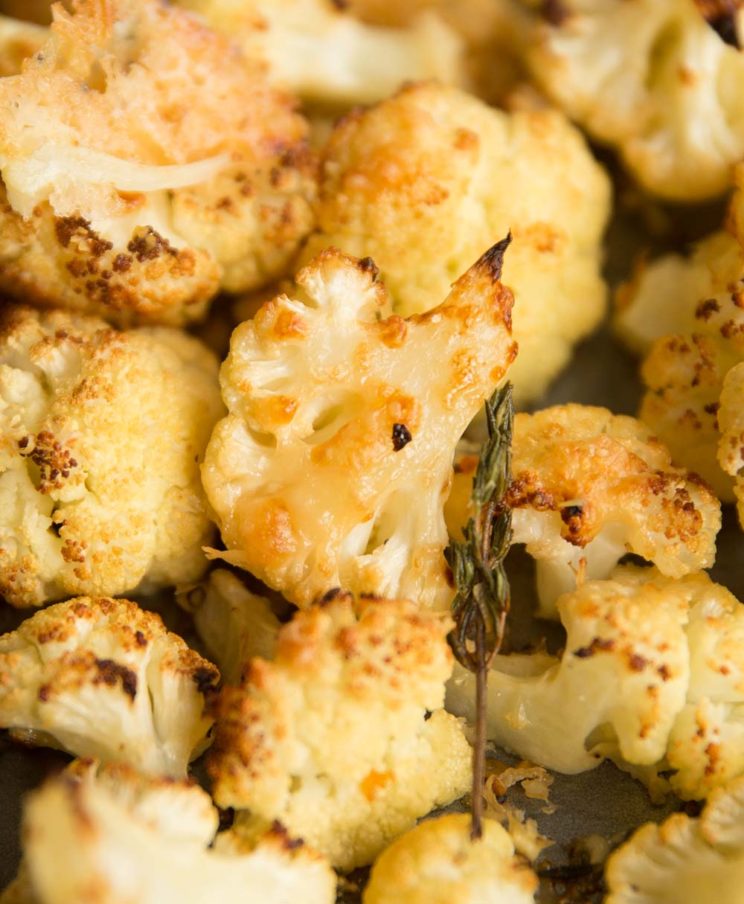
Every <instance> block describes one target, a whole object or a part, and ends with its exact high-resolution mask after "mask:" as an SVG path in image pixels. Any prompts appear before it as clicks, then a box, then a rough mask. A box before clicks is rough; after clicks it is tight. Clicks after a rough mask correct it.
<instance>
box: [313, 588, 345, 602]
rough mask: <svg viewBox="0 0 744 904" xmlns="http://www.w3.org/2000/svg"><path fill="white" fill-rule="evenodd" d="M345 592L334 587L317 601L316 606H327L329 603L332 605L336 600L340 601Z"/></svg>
mask: <svg viewBox="0 0 744 904" xmlns="http://www.w3.org/2000/svg"><path fill="white" fill-rule="evenodd" d="M343 593H344V591H343V590H342V589H341V588H340V587H332V588H331V589H330V590H327V591H326V592H325V593H324V594H323V596H321V598H320V599H319V600H318V601H317V603H316V606H327V605H328V604H329V603H332V602H333V601H334V600H336V599H338V598H339V597H340V596H343Z"/></svg>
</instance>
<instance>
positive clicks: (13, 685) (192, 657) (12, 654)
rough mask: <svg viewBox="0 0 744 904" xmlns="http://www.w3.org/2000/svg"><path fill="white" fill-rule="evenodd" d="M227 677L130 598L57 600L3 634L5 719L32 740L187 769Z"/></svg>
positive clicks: (177, 771) (1, 705) (165, 770)
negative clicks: (217, 689) (212, 703)
mask: <svg viewBox="0 0 744 904" xmlns="http://www.w3.org/2000/svg"><path fill="white" fill-rule="evenodd" d="M218 679H219V672H218V671H217V669H216V668H215V667H214V666H213V665H212V664H211V663H210V662H207V660H206V659H202V657H201V656H199V655H198V654H197V653H196V652H194V651H193V650H190V649H189V648H188V647H187V646H186V644H185V643H184V642H183V640H181V638H180V637H178V636H177V635H175V634H171V633H170V632H168V631H166V629H165V627H164V626H163V623H162V621H161V619H160V617H159V616H158V615H155V614H154V613H152V612H145V611H143V610H142V609H140V608H139V607H138V606H137V604H136V603H132V602H130V601H129V600H112V599H105V598H104V599H89V598H86V597H79V598H77V599H73V600H69V601H68V602H66V603H57V604H56V605H54V606H50V607H49V608H47V609H44V610H43V611H41V612H37V613H36V614H35V615H34V616H33V617H31V618H29V619H27V620H26V621H24V622H23V623H22V624H21V625H20V627H19V628H18V629H17V630H16V631H13V632H11V633H9V634H4V635H3V636H2V637H0V726H1V727H3V728H11V729H12V730H13V732H14V733H15V735H16V736H17V737H19V738H21V739H23V740H26V741H28V742H31V743H41V744H50V745H51V746H60V747H62V748H63V749H65V750H68V751H69V752H70V753H73V754H76V755H79V756H97V757H99V758H100V759H102V760H103V761H114V762H124V763H129V764H131V765H132V766H135V767H137V768H138V769H141V770H143V771H144V772H148V773H154V774H167V775H175V776H181V775H184V774H185V773H186V767H187V765H188V762H189V760H190V759H192V757H193V756H195V755H196V754H198V753H200V752H201V750H203V745H204V742H205V739H206V735H207V732H208V731H209V728H210V726H211V724H212V720H211V718H209V717H208V715H207V714H206V712H205V706H206V699H207V698H208V697H210V696H211V695H212V693H213V691H214V689H215V686H216V684H217V681H218Z"/></svg>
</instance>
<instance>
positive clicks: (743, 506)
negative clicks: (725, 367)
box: [718, 362, 744, 525]
mask: <svg viewBox="0 0 744 904" xmlns="http://www.w3.org/2000/svg"><path fill="white" fill-rule="evenodd" d="M719 401H720V408H719V409H718V425H719V428H720V430H721V441H720V443H719V445H718V461H719V464H720V465H721V467H722V468H723V470H724V471H725V472H726V473H727V474H730V475H731V476H732V477H735V478H736V482H735V484H734V492H735V493H736V498H737V500H738V509H739V521H740V523H741V524H742V525H744V362H742V363H741V364H737V365H736V366H735V367H732V368H731V370H730V371H729V372H728V373H727V374H726V378H725V379H724V381H723V390H722V392H721V397H720V400H719Z"/></svg>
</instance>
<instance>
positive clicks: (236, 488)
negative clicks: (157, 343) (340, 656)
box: [202, 243, 516, 607]
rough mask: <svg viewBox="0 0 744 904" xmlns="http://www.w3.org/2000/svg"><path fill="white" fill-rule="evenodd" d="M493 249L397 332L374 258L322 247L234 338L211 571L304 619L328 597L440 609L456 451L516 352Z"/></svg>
mask: <svg viewBox="0 0 744 904" xmlns="http://www.w3.org/2000/svg"><path fill="white" fill-rule="evenodd" d="M504 249H505V243H500V244H499V245H496V246H494V248H492V249H491V250H490V251H488V252H487V253H486V254H485V255H483V257H482V258H481V259H480V260H479V261H478V262H477V263H476V264H475V265H474V266H473V267H471V268H470V270H468V271H467V273H466V274H465V275H464V276H462V277H461V278H460V279H459V280H458V281H457V282H456V283H455V285H454V286H453V288H452V291H451V292H450V294H449V296H448V297H447V298H446V299H445V301H444V302H443V303H441V304H440V305H439V306H438V307H433V306H432V309H431V310H430V311H428V312H427V313H425V314H418V315H414V316H411V317H409V318H408V319H403V318H402V317H398V316H395V315H391V314H390V300H389V297H388V294H387V291H386V289H385V287H384V285H383V284H382V283H381V282H380V281H379V279H378V271H377V268H376V267H375V265H374V263H373V262H372V261H371V260H369V259H365V260H361V261H359V260H355V259H353V258H350V257H347V256H345V255H343V254H341V253H340V252H338V251H336V250H333V249H331V250H328V251H325V252H323V253H322V254H321V255H319V257H317V258H316V259H315V260H314V261H313V262H312V263H311V264H309V265H308V266H307V267H306V268H304V269H303V270H302V271H301V272H300V273H299V275H298V276H297V290H296V292H294V293H293V294H294V295H295V297H294V298H292V297H288V296H287V295H280V296H279V297H278V298H276V299H274V300H273V301H271V302H269V303H268V304H266V305H264V307H263V308H261V310H260V311H259V312H258V314H257V315H256V317H255V319H254V320H252V321H248V322H245V323H243V324H241V325H240V326H239V327H238V328H237V329H236V330H235V332H234V333H233V337H232V342H231V349H230V354H229V356H228V358H227V361H226V362H225V364H224V365H223V368H222V375H221V380H222V389H223V396H224V398H225V401H226V403H227V406H228V410H229V412H230V413H229V415H228V417H227V418H225V419H224V420H223V421H221V422H220V423H219V424H218V425H217V427H216V428H215V431H214V433H213V435H212V439H211V440H210V444H209V447H208V450H207V455H206V458H205V462H204V466H203V469H202V476H203V481H204V487H205V489H206V492H207V496H208V498H209V501H210V502H211V504H212V506H213V508H214V509H215V511H216V513H217V516H218V518H219V524H220V528H221V530H222V538H223V540H224V542H225V544H226V546H227V552H225V553H219V555H220V556H221V557H223V558H225V559H227V560H228V561H230V562H232V563H233V564H236V565H239V566H240V567H242V568H246V569H248V570H249V571H251V572H253V573H254V574H255V575H257V576H258V577H259V578H261V580H263V581H264V582H265V583H267V584H268V585H269V586H271V587H273V588H275V589H277V590H279V591H280V592H281V593H283V594H284V595H285V596H286V597H287V598H288V599H290V600H292V601H293V602H296V603H298V604H299V605H302V606H304V605H308V604H309V603H311V602H312V601H313V600H315V599H317V598H318V597H319V596H322V594H324V593H325V592H326V591H328V590H330V589H332V588H334V587H344V588H348V589H351V590H353V591H355V592H357V593H377V594H381V595H388V596H404V597H408V598H410V599H414V600H417V601H419V602H420V603H421V604H422V605H425V606H435V607H446V606H447V605H448V604H449V601H450V599H451V596H452V591H451V588H450V585H449V582H448V580H447V575H446V565H445V561H444V556H443V550H444V547H445V546H446V544H447V530H446V526H445V523H444V518H443V515H442V504H443V500H444V497H445V496H446V493H447V491H448V489H449V483H450V479H451V474H452V458H453V455H454V450H455V445H456V443H457V440H458V439H459V438H460V436H461V434H462V432H463V431H464V429H465V427H466V426H467V424H468V423H469V421H470V420H471V418H472V417H473V416H474V415H475V413H476V412H477V411H478V409H479V407H480V405H481V403H482V402H483V400H484V399H485V398H486V397H487V396H488V395H489V393H490V392H491V391H492V389H493V388H494V386H495V384H496V383H497V381H498V380H499V379H500V378H501V377H502V376H503V375H504V373H505V371H506V369H507V368H508V366H509V364H510V363H511V360H512V358H513V357H514V355H515V353H516V347H515V344H514V342H512V339H511V335H510V333H511V330H510V326H511V322H510V313H511V305H512V296H511V293H510V292H509V291H508V289H505V288H504V287H503V286H502V285H501V283H500V282H499V275H500V270H501V258H502V255H503V252H504ZM296 299H302V300H296Z"/></svg>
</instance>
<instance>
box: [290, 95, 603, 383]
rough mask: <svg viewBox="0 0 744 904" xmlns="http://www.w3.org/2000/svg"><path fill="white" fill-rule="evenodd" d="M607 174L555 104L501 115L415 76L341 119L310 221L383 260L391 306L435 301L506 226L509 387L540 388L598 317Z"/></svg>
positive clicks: (320, 239) (409, 308)
mask: <svg viewBox="0 0 744 904" xmlns="http://www.w3.org/2000/svg"><path fill="white" fill-rule="evenodd" d="M609 204H610V189H609V183H608V180H607V177H606V175H605V173H604V172H603V170H602V169H601V167H600V166H599V165H598V164H597V163H596V162H595V160H594V158H593V157H592V155H591V153H590V151H589V149H588V148H587V146H586V142H585V141H584V139H583V138H582V136H581V135H580V134H579V132H578V131H577V130H576V129H574V127H573V126H571V125H570V123H569V122H568V121H567V120H566V119H565V117H564V116H562V115H561V114H560V113H558V112H556V111H553V110H539V111H529V112H524V111H522V112H515V113H513V114H508V113H505V112H503V111H500V110H496V109H493V108H491V107H488V106H487V105H486V104H484V103H482V102H481V101H479V100H477V99H476V98H474V97H471V96H469V95H466V94H464V93H463V92H461V91H458V90H456V89H454V88H450V87H444V86H442V85H436V84H421V85H413V86H409V87H406V88H404V89H402V90H401V91H400V92H398V94H396V95H395V96H394V97H392V98H389V99H388V100H385V101H383V102H382V103H380V104H378V105H377V106H376V107H373V108H372V109H369V110H365V111H356V112H353V113H351V114H350V115H349V116H347V117H346V118H344V119H343V120H341V122H340V123H339V125H338V126H337V127H336V129H335V130H334V132H333V134H332V136H331V138H330V140H329V142H328V144H327V146H326V148H325V151H324V154H323V159H322V170H321V179H320V198H319V203H318V225H317V228H316V230H315V232H314V233H313V234H312V235H311V237H310V239H309V241H308V243H307V245H306V247H305V249H304V251H303V260H305V261H307V260H309V259H310V258H311V257H312V256H313V255H315V254H317V253H318V252H319V251H320V250H322V249H323V248H326V247H327V246H329V245H333V246H337V247H339V248H341V249H342V250H343V251H346V252H347V253H349V254H354V255H356V256H358V257H365V256H367V255H369V256H370V257H371V258H372V259H373V260H374V261H375V263H376V264H377V265H378V266H379V267H380V271H381V273H382V276H383V278H384V280H385V283H386V285H387V287H388V289H389V290H390V293H391V296H392V299H393V305H394V307H395V310H396V312H397V313H399V314H401V315H403V316H408V315H409V314H411V313H421V312H423V311H428V310H430V309H431V307H432V305H433V304H434V303H435V302H436V301H437V300H438V299H439V298H442V297H443V296H444V295H445V294H446V292H447V289H448V287H449V285H450V283H451V282H452V280H453V279H454V278H455V277H457V276H458V275H459V274H460V273H462V272H463V271H464V270H465V268H466V267H467V266H468V264H469V263H470V262H471V261H472V260H474V259H475V258H476V257H477V256H478V254H480V253H481V251H482V250H483V248H486V247H488V246H489V245H490V244H492V242H493V240H494V238H495V237H498V236H500V235H505V234H506V232H507V231H509V230H510V231H511V235H512V244H511V247H510V249H509V254H508V255H507V258H506V260H505V262H504V282H505V284H506V285H508V286H509V287H510V288H511V289H512V290H513V292H514V297H515V300H516V306H515V311H514V334H515V338H516V339H517V341H518V343H519V358H518V360H517V361H516V363H515V366H514V368H513V369H512V372H511V374H510V379H511V380H512V382H513V383H514V386H515V390H516V393H517V398H518V399H521V400H527V399H530V398H535V397H536V396H538V395H540V394H541V393H542V392H543V391H544V389H545V388H546V386H547V385H548V383H549V381H550V380H551V379H552V377H554V376H555V375H556V374H557V373H558V371H559V370H560V369H561V368H562V367H563V366H564V365H565V364H566V363H567V362H568V360H569V358H570V355H571V349H572V346H573V344H574V343H575V342H576V341H577V340H578V339H580V338H581V337H583V336H585V335H587V334H588V333H589V332H591V330H592V329H593V328H594V327H595V326H597V324H598V323H599V321H600V320H601V319H602V315H603V312H604V304H605V286H604V282H603V281H602V278H601V276H600V263H601V255H600V242H601V238H602V233H603V230H604V225H605V222H606V220H607V216H608V213H609Z"/></svg>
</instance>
